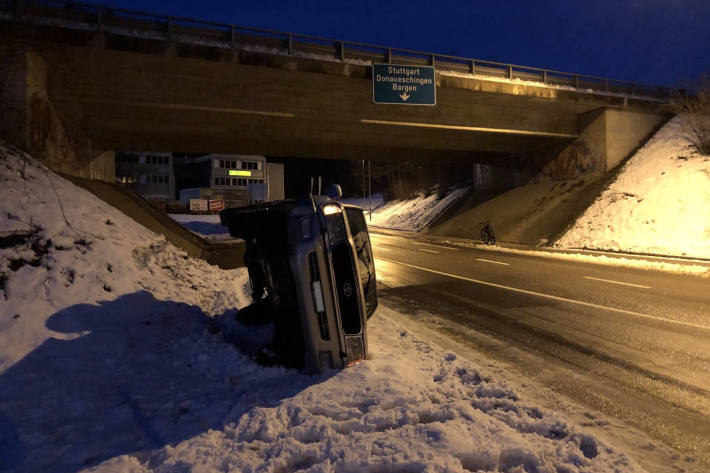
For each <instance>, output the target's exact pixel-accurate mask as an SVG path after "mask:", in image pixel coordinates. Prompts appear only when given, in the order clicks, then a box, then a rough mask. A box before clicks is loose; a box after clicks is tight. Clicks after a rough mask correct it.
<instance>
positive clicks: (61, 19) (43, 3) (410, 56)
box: [0, 0, 674, 100]
mask: <svg viewBox="0 0 710 473" xmlns="http://www.w3.org/2000/svg"><path fill="white" fill-rule="evenodd" d="M0 12H4V17H6V18H7V17H10V18H12V19H15V20H18V21H26V22H31V23H38V24H45V25H50V26H58V27H65V28H72V29H80V30H87V31H97V32H100V31H106V32H109V33H113V34H119V35H126V36H134V37H141V38H150V39H158V40H164V41H180V42H188V43H193V44H200V45H206V46H214V47H220V48H234V49H252V50H254V48H257V50H258V48H266V49H264V52H273V53H277V54H285V55H291V56H308V55H310V56H312V57H316V58H318V57H320V56H323V57H327V58H329V59H334V60H339V61H349V62H358V61H361V62H362V63H363V64H366V65H369V64H371V63H373V62H385V63H392V64H421V65H434V66H436V68H437V70H439V71H442V70H446V71H452V72H459V73H466V74H473V75H481V76H488V77H495V78H501V79H520V80H524V81H532V82H540V83H544V84H548V85H551V86H563V87H571V88H575V89H580V90H587V89H591V90H593V91H600V92H606V93H617V94H629V95H633V96H636V97H639V98H649V99H654V100H659V99H661V100H663V99H667V98H669V97H671V96H672V94H673V93H674V90H673V89H671V88H669V87H659V86H651V85H645V84H639V83H636V82H629V81H621V80H615V79H609V78H605V77H597V76H591V75H586V74H575V73H569V72H562V71H556V70H551V69H543V68H539V67H529V66H520V65H516V64H507V63H502V62H496V61H486V60H480V59H472V58H463V57H457V56H450V55H446V54H435V53H427V52H422V51H414V50H409V49H399V48H391V47H386V46H378V45H372V44H366V43H356V42H351V41H341V40H334V39H330V38H322V37H318V36H309V35H302V34H295V33H284V32H281V31H273V30H268V29H261V28H251V27H246V26H237V25H233V24H228V23H218V22H212V21H203V20H195V19H192V18H184V17H180V16H170V15H160V14H155V13H148V12H143V11H138V10H128V9H121V8H113V7H110V6H106V5H96V4H89V3H81V2H74V1H69V0H19V1H18V0H0Z"/></svg>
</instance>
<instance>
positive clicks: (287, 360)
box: [220, 196, 377, 373]
mask: <svg viewBox="0 0 710 473" xmlns="http://www.w3.org/2000/svg"><path fill="white" fill-rule="evenodd" d="M220 218H221V221H222V224H223V225H225V226H226V227H228V228H229V232H230V234H231V235H232V236H235V237H237V238H242V239H244V241H245V242H246V246H247V249H246V254H245V256H244V260H245V263H246V266H247V268H248V270H249V280H250V282H251V286H252V304H251V305H250V306H248V307H246V308H244V309H242V310H240V311H239V313H238V319H239V320H240V321H241V322H242V323H245V324H261V323H270V322H273V324H274V336H273V340H272V342H271V343H270V344H268V345H267V346H264V347H262V348H261V349H260V350H259V352H258V354H257V360H258V361H260V362H262V363H265V364H281V365H285V366H290V367H295V368H299V369H304V370H305V371H307V372H310V373H320V372H322V371H324V370H327V369H331V368H344V367H347V366H351V365H354V364H357V363H359V362H361V361H362V360H364V359H366V358H367V320H368V319H369V318H370V317H371V316H372V315H373V314H374V312H375V309H376V308H377V288H376V278H375V266H374V260H373V257H372V247H371V245H370V237H369V233H368V230H367V224H366V222H365V218H364V215H363V211H362V209H360V208H359V207H355V206H351V205H344V204H342V203H340V202H338V201H336V200H333V199H331V198H329V197H326V196H310V197H308V198H306V199H300V200H286V201H279V202H269V203H265V204H255V205H250V206H247V207H240V208H234V209H226V210H224V211H222V212H221V213H220Z"/></svg>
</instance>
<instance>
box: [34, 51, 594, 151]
mask: <svg viewBox="0 0 710 473" xmlns="http://www.w3.org/2000/svg"><path fill="white" fill-rule="evenodd" d="M43 54H45V55H46V56H47V58H48V59H47V61H48V62H49V63H50V64H52V66H53V67H52V81H51V88H50V97H51V100H52V101H53V103H55V104H56V105H57V107H59V108H60V109H61V110H62V111H63V112H64V113H67V114H68V115H69V116H71V117H72V118H73V119H74V120H76V121H77V122H78V123H80V124H81V127H82V129H84V130H85V131H86V132H87V133H89V134H90V135H91V136H92V137H95V138H96V139H97V140H100V142H101V143H102V144H103V145H104V146H106V147H110V148H112V149H114V148H115V149H145V150H162V151H185V152H190V151H195V152H202V151H204V152H208V151H209V152H241V153H260V154H266V155H285V156H309V157H327V158H347V159H363V158H367V157H368V156H363V155H362V153H363V152H367V153H369V154H371V155H377V156H381V157H385V158H386V157H391V158H392V159H407V156H408V154H413V155H419V156H425V157H426V156H439V157H440V156H443V155H446V154H450V155H451V156H452V157H460V156H463V155H466V154H469V155H470V153H472V152H492V153H502V154H524V153H529V152H535V151H538V150H542V149H548V148H550V147H552V148H557V147H559V145H561V144H562V145H564V144H566V143H569V142H571V141H572V140H574V139H575V138H576V137H577V134H578V124H577V115H578V113H579V111H580V110H583V109H585V107H586V108H588V107H589V105H585V106H581V105H580V104H577V103H566V102H558V101H555V100H550V99H540V98H536V97H526V96H515V95H501V94H491V93H485V92H476V91H471V90H465V89H449V88H445V87H442V88H440V90H439V92H438V97H437V101H438V103H437V106H436V107H415V106H406V105H376V104H374V103H372V84H371V81H370V80H369V79H366V78H361V77H346V76H336V75H327V74H317V73H308V72H300V71H284V70H282V69H274V68H269V67H258V66H245V65H240V64H229V63H219V62H210V61H202V60H196V59H186V58H175V57H168V56H153V55H147V54H137V53H127V52H122V51H110V50H102V49H97V48H87V47H68V46H57V47H55V48H51V49H49V50H47V51H45V52H44V53H43Z"/></svg>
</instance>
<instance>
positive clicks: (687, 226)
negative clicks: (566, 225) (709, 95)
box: [556, 117, 710, 259]
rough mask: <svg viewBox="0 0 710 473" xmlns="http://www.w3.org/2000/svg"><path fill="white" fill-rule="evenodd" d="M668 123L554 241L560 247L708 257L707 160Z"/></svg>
mask: <svg viewBox="0 0 710 473" xmlns="http://www.w3.org/2000/svg"><path fill="white" fill-rule="evenodd" d="M681 120H682V118H680V117H676V118H674V119H673V120H671V121H670V122H668V123H667V124H666V125H665V126H664V127H663V128H662V129H661V130H660V131H659V132H658V133H657V134H656V135H655V136H654V137H653V138H652V139H651V140H649V142H648V143H647V144H646V145H645V146H644V147H643V148H642V149H640V150H639V151H638V152H637V153H636V154H635V155H634V156H633V157H632V158H631V159H630V160H629V161H628V162H627V163H626V165H625V166H624V167H623V169H622V170H621V173H620V174H619V176H618V178H617V179H616V180H615V181H614V182H613V183H612V184H611V185H610V186H609V187H608V188H607V189H606V190H605V191H604V192H603V193H602V195H601V196H600V197H599V198H598V199H597V200H596V201H595V202H594V203H593V204H592V205H591V206H590V207H589V208H588V209H587V210H586V211H585V212H584V214H583V215H582V216H581V217H580V218H579V219H578V220H577V221H576V222H575V224H574V226H573V227H572V228H571V229H570V230H569V231H568V232H566V233H565V234H564V235H563V236H562V237H561V238H560V239H559V240H558V241H557V242H556V245H557V246H558V247H563V248H588V249H600V250H613V251H622V252H632V253H646V254H656V255H669V256H686V257H695V258H706V259H709V258H710V156H701V155H698V154H697V153H694V152H693V151H692V150H691V149H690V147H689V144H688V143H687V141H686V140H685V138H684V137H683V132H682V123H681Z"/></svg>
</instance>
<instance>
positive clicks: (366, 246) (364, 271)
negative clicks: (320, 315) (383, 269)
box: [345, 207, 377, 318]
mask: <svg viewBox="0 0 710 473" xmlns="http://www.w3.org/2000/svg"><path fill="white" fill-rule="evenodd" d="M345 214H346V216H347V219H348V227H349V228H350V234H351V235H352V237H353V242H354V244H355V251H356V253H357V262H358V269H359V270H360V285H361V286H362V291H363V293H364V294H365V309H366V310H367V317H368V318H370V316H372V314H373V312H375V309H376V308H377V281H376V278H375V261H374V259H373V258H372V248H371V247H370V234H369V233H368V231H367V223H366V222H365V217H364V215H363V213H362V209H360V208H357V207H345Z"/></svg>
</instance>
